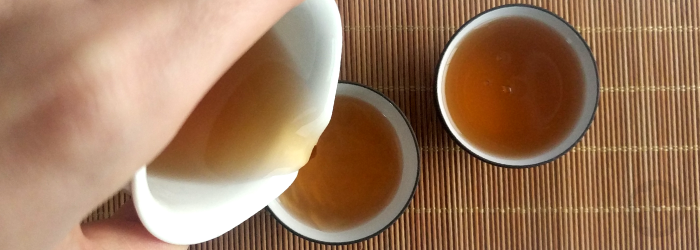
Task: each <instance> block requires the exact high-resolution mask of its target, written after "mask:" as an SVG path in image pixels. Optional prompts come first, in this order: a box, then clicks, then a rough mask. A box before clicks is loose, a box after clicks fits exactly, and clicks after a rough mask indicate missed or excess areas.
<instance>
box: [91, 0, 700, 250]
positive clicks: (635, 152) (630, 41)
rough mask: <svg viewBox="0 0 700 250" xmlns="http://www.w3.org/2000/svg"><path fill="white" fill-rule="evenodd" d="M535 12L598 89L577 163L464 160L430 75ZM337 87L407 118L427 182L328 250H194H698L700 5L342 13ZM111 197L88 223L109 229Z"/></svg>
mask: <svg viewBox="0 0 700 250" xmlns="http://www.w3.org/2000/svg"><path fill="white" fill-rule="evenodd" d="M514 2H519V3H528V4H533V5H537V6H540V7H543V8H546V9H549V10H551V11H552V12H554V13H556V14H558V15H560V16H562V17H563V18H564V19H565V20H567V21H569V22H570V23H571V24H572V25H573V26H574V27H575V28H576V29H577V30H579V31H580V32H581V34H582V35H583V37H584V38H585V39H586V41H587V42H588V43H589V45H590V46H591V48H592V50H593V54H594V55H595V57H596V59H597V62H598V66H599V70H600V79H601V96H600V104H599V108H598V112H597V114H596V117H595V120H594V122H593V124H592V126H591V128H590V130H589V132H588V133H587V134H586V136H585V137H584V138H583V140H582V141H581V142H580V143H579V144H578V145H577V146H576V147H575V148H574V150H573V151H571V152H569V153H568V154H566V155H564V156H563V157H562V158H560V159H559V160H556V161H554V162H552V163H549V164H547V165H545V166H541V167H538V168H533V169H525V170H509V169H503V168H498V167H494V166H491V165H488V164H485V163H483V162H480V161H479V160H477V159H475V158H473V157H471V156H469V155H468V154H467V153H465V152H464V151H463V150H461V149H459V147H458V146H457V145H456V144H455V143H454V142H453V141H452V140H451V139H450V137H449V136H448V134H447V133H446V132H445V130H444V129H443V127H442V125H441V123H440V120H439V119H438V116H437V113H436V109H435V98H434V96H435V95H434V92H433V91H434V85H435V83H434V75H435V66H436V63H437V61H438V58H439V54H440V52H441V51H442V49H443V47H444V46H445V44H446V43H447V41H448V39H449V38H450V36H451V35H452V34H453V33H454V32H455V30H456V29H457V28H458V27H459V26H460V25H461V24H463V23H464V22H466V21H467V20H468V19H469V18H471V17H473V16H475V15H476V14H477V13H479V12H481V11H484V10H486V9H489V8H491V7H494V6H498V5H502V4H507V3H514ZM338 7H339V9H340V13H341V16H342V21H343V25H344V32H343V35H344V42H345V43H344V48H343V61H342V66H341V67H342V69H341V76H340V78H341V79H343V80H349V81H354V82H359V83H363V84H367V85H369V86H371V87H373V88H374V89H377V90H379V91H381V92H383V93H384V94H386V95H387V96H389V97H390V98H391V99H392V100H394V101H395V102H396V103H397V104H398V105H399V107H400V108H401V109H402V110H403V111H404V112H405V113H406V115H407V116H408V118H409V120H410V122H411V125H412V126H413V128H414V130H415V131H416V134H417V137H418V141H419V144H420V146H421V149H422V173H421V180H420V184H419V187H418V190H417V191H416V195H415V197H414V199H413V202H412V203H411V205H410V207H409V208H408V210H407V211H406V213H405V214H404V215H403V216H402V217H401V218H400V219H399V220H398V221H397V222H396V224H394V225H393V226H392V227H390V228H389V229H388V230H387V231H385V232H384V233H382V234H380V235H379V236H377V237H374V238H372V239H370V240H367V241H364V242H360V243H357V244H353V245H348V246H341V247H331V246H323V245H318V244H313V243H310V242H307V241H305V240H303V239H300V238H298V237H295V236H293V235H292V234H291V233H290V232H288V231H286V230H285V229H283V228H282V226H280V225H279V224H277V223H276V222H275V220H274V219H273V218H272V217H271V216H270V215H269V214H268V213H267V212H266V211H261V212H259V213H258V214H256V215H255V216H253V217H252V218H251V219H249V220H248V221H246V222H245V223H243V224H241V225H240V226H238V227H237V228H235V229H233V230H232V231H230V232H228V233H226V234H224V235H223V236H221V237H219V238H217V239H214V240H212V241H209V242H206V243H202V244H199V245H195V246H191V247H190V249H207V250H213V249H601V248H604V249H608V248H610V249H670V248H686V249H698V248H700V204H699V203H700V153H699V150H698V144H700V114H699V113H700V111H699V109H700V87H699V84H700V1H697V0H664V1H652V0H614V1H583V0H581V1H575V0H572V1H563V0H549V1H482V0H464V1H457V0H434V1H416V0H413V1H384V0H366V1H358V0H352V1H351V0H345V1H339V2H338ZM125 199H128V198H127V197H126V196H125V195H124V194H119V195H117V196H115V197H114V198H112V199H110V200H109V201H108V202H107V203H105V204H104V205H102V206H101V207H99V208H98V209H97V210H96V211H95V212H94V213H93V214H92V215H90V216H89V218H88V220H96V219H101V218H105V217H108V216H110V215H111V214H112V213H113V212H114V210H115V209H116V208H117V207H119V206H120V205H121V204H122V203H123V202H124V201H125Z"/></svg>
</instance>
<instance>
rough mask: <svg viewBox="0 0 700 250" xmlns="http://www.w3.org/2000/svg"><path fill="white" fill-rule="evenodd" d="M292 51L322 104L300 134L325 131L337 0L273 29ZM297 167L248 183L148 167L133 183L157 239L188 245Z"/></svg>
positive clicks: (243, 215) (281, 185)
mask: <svg viewBox="0 0 700 250" xmlns="http://www.w3.org/2000/svg"><path fill="white" fill-rule="evenodd" d="M269 32H275V33H276V35H277V36H278V37H279V39H280V42H281V44H282V46H284V47H285V49H286V50H287V51H289V53H290V55H291V57H292V60H293V62H294V64H295V66H296V68H297V70H298V73H299V75H300V76H302V78H303V79H304V80H305V83H306V84H308V86H310V87H311V88H314V91H313V92H314V93H319V94H317V95H316V96H313V97H312V98H316V100H315V101H317V103H321V104H322V105H320V106H321V107H319V108H321V109H322V112H321V115H320V116H319V117H318V119H316V120H315V121H314V122H312V123H310V124H308V125H307V126H305V127H304V128H303V130H304V131H300V132H301V133H307V134H308V133H311V134H312V135H315V136H316V138H318V136H320V135H321V133H322V132H323V130H324V129H325V128H326V126H327V125H328V122H329V121H330V118H331V111H332V108H333V101H334V98H335V92H336V87H337V82H338V75H339V72H340V56H341V46H342V26H341V22H340V14H339V12H338V7H337V5H336V4H335V2H334V1H333V0H306V1H305V2H304V3H302V4H301V5H299V6H297V7H296V8H294V9H293V10H291V11H290V12H289V13H287V14H286V15H285V16H284V17H283V18H282V19H281V20H280V21H279V22H278V23H277V24H275V26H274V27H273V28H272V29H271V30H270V31H269ZM296 176H297V172H294V173H290V174H284V175H276V176H269V177H263V178H261V179H259V180H255V181H249V182H245V183H241V182H236V181H231V182H223V183H222V182H217V183H202V182H190V181H184V180H176V179H172V178H168V177H164V176H157V175H156V174H150V175H149V173H148V167H147V166H144V167H142V168H141V169H140V170H138V172H136V174H135V176H134V178H133V180H132V182H131V186H130V189H131V190H130V191H131V192H132V197H133V200H134V205H135V206H136V211H137V212H138V215H139V217H140V219H141V221H142V222H143V225H144V226H145V227H146V229H148V231H149V232H151V233H152V234H153V235H154V236H156V237H157V238H158V239H161V240H163V241H165V242H168V243H173V244H180V245H188V244H196V243H200V242H204V241H207V240H210V239H212V238H215V237H217V236H219V235H221V234H223V233H225V232H227V231H229V230H231V229H232V228H234V227H235V226H237V225H238V224H240V223H242V222H243V221H244V220H246V219H248V218H249V217H250V216H252V215H253V214H255V213H257V212H258V211H259V210H261V209H262V208H264V207H265V206H266V205H267V204H268V203H270V202H271V201H272V200H274V199H275V198H277V197H278V196H279V195H280V194H282V192H284V190H286V189H287V188H288V187H289V185H291V184H292V182H293V181H294V179H295V178H296Z"/></svg>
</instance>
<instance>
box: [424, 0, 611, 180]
mask: <svg viewBox="0 0 700 250" xmlns="http://www.w3.org/2000/svg"><path fill="white" fill-rule="evenodd" d="M512 7H523V8H530V9H534V10H537V11H541V12H543V13H545V14H548V15H550V16H553V17H555V18H556V19H558V20H559V21H560V22H562V23H564V24H565V25H566V27H568V28H569V29H570V30H571V31H572V32H573V33H574V34H576V36H577V38H578V39H580V40H581V41H583V45H584V46H585V48H586V50H587V52H588V57H590V59H591V60H592V61H593V69H594V72H595V84H596V91H595V102H594V104H593V112H592V115H591V116H590V119H589V120H588V122H587V123H588V124H586V127H585V129H584V130H583V132H582V133H581V134H580V135H578V137H577V139H576V140H575V141H573V142H572V143H571V145H568V146H567V148H566V149H565V150H563V151H562V152H560V153H559V154H556V155H554V156H553V157H549V158H546V159H544V160H542V161H538V162H534V163H531V164H522V165H513V164H506V163H503V162H496V161H492V160H489V159H487V158H485V157H483V156H482V155H481V154H479V153H477V152H474V151H473V150H471V149H469V147H467V146H466V145H465V144H464V143H463V142H462V141H461V140H460V139H459V137H458V136H457V135H456V134H455V131H452V130H451V129H450V128H449V126H448V125H447V120H446V119H447V118H446V117H445V116H446V115H445V114H444V113H443V112H442V109H443V107H441V104H440V101H439V99H440V91H439V90H438V89H439V88H438V87H437V86H439V85H440V84H441V83H440V76H441V75H440V74H439V72H440V69H441V68H442V67H443V66H444V64H445V62H444V59H445V55H446V52H447V51H448V49H449V48H450V45H452V43H454V42H458V40H456V39H455V38H456V37H457V36H458V35H459V34H460V32H462V31H463V29H464V28H466V27H467V26H469V24H471V23H472V22H473V21H475V20H477V19H478V18H480V17H482V16H483V15H485V14H488V13H490V12H492V11H496V10H499V9H504V8H512ZM459 41H461V39H460V40H459ZM435 85H436V88H435V91H434V92H435V100H436V101H435V108H436V109H437V113H438V114H439V115H438V116H439V117H440V120H441V122H442V126H443V128H444V129H445V131H447V133H448V134H449V136H450V137H451V138H452V140H453V141H454V142H455V143H456V144H457V145H458V146H459V147H460V148H461V149H463V150H465V151H466V152H467V153H469V154H470V155H472V156H474V157H476V158H477V159H479V160H481V161H483V162H486V163H488V164H491V165H494V166H497V167H503V168H509V169H527V168H532V167H537V166H541V165H544V164H547V163H550V162H553V161H555V160H556V159H559V158H560V157H561V156H563V155H565V154H566V153H568V152H570V151H571V149H573V148H574V147H575V146H576V144H578V143H579V142H580V141H581V139H582V138H583V137H584V136H585V135H586V133H587V132H588V130H589V129H590V127H591V125H592V124H593V120H594V119H595V113H596V111H597V110H598V105H599V102H600V72H599V70H598V64H597V63H596V60H595V56H594V55H593V51H592V50H591V47H590V46H589V45H588V43H587V42H586V40H585V39H584V38H583V36H581V33H579V32H578V31H577V30H576V29H575V28H574V27H573V26H571V24H570V23H569V22H567V21H566V20H564V18H562V17H560V16H559V15H557V14H555V13H553V12H551V11H549V10H547V9H545V8H542V7H539V6H535V5H529V4H520V3H516V4H505V5H500V6H496V7H493V8H491V9H487V10H485V11H482V12H480V13H479V14H477V15H475V16H473V17H472V18H470V19H469V20H467V21H466V22H465V23H464V24H462V25H461V26H460V27H459V28H458V29H457V30H456V31H455V32H454V34H452V36H450V39H449V40H448V41H447V43H446V44H445V47H444V49H443V50H442V52H441V53H440V57H439V59H438V64H437V65H436V66H435ZM582 115H583V114H582Z"/></svg>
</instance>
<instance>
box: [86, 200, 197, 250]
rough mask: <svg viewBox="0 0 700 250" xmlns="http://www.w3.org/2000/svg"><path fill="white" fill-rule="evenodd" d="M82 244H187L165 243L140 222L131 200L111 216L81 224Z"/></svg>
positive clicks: (156, 248)
mask: <svg viewBox="0 0 700 250" xmlns="http://www.w3.org/2000/svg"><path fill="white" fill-rule="evenodd" d="M82 234H83V235H84V239H83V240H82V242H83V243H82V245H83V246H85V247H86V248H87V249H105V250H109V249H133V250H139V249H144V250H145V249H153V250H185V249H187V246H181V245H173V244H169V243H165V242H163V241H161V240H159V239H158V238H156V237H154V236H153V235H151V233H149V232H148V230H146V228H145V227H144V226H143V224H141V221H140V220H139V219H138V215H137V214H136V209H135V208H134V204H133V202H131V201H128V202H127V203H125V204H124V205H123V206H122V207H121V208H120V209H119V211H118V212H117V214H115V215H114V216H113V217H112V218H110V219H107V220H102V221H97V222H93V223H89V224H86V225H83V226H82Z"/></svg>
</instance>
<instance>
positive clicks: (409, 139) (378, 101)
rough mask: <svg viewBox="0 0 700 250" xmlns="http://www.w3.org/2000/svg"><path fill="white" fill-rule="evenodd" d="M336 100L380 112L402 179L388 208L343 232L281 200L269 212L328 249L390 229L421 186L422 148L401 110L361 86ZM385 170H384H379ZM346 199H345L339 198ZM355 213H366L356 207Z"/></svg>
mask: <svg viewBox="0 0 700 250" xmlns="http://www.w3.org/2000/svg"><path fill="white" fill-rule="evenodd" d="M337 96H346V97H352V98H356V99H358V100H360V101H363V102H365V103H367V104H369V105H371V106H373V107H374V108H376V109H377V110H378V111H379V112H381V113H382V114H383V115H384V117H386V119H387V120H388V121H389V123H390V124H391V126H392V127H393V128H394V132H395V133H396V137H397V138H398V140H399V146H400V150H401V158H402V165H401V178H400V180H399V186H398V188H397V191H396V193H395V194H394V196H393V197H392V198H391V201H390V202H389V204H387V205H386V206H385V207H383V208H382V210H381V211H380V212H379V213H378V214H376V215H374V216H373V217H372V218H371V219H369V220H368V221H365V222H363V223H362V224H359V225H357V226H354V227H352V228H348V229H344V230H341V231H325V230H321V229H318V228H316V227H315V226H313V225H309V224H307V223H305V222H304V221H302V220H299V219H298V218H296V217H295V216H294V215H293V214H292V213H290V211H289V210H287V208H285V206H284V205H283V204H282V203H281V202H280V200H279V199H275V200H273V201H272V202H271V203H270V204H269V205H268V208H269V209H270V212H272V214H273V215H274V216H275V218H276V219H277V221H278V222H280V223H282V225H284V227H286V228H287V229H288V230H290V231H291V232H292V233H294V234H296V235H298V236H301V237H303V238H305V239H307V240H311V241H314V242H317V243H322V244H329V245H342V244H350V243H354V242H359V241H363V240H366V239H369V238H371V237H374V236H376V235H378V234H380V233H381V232H382V231H384V230H385V229H387V228H389V226H391V225H392V224H393V223H394V222H395V221H396V220H397V219H398V218H399V217H400V216H401V214H403V212H404V210H406V208H407V207H408V205H409V202H410V201H411V199H412V198H413V194H414V193H415V191H416V187H417V186H418V180H419V175H420V148H419V147H418V142H417V139H416V136H415V134H414V133H413V129H412V128H411V125H410V123H409V121H408V119H407V118H406V116H404V114H403V112H401V109H399V108H398V106H396V104H394V102H392V101H391V100H390V99H389V98H387V97H386V96H384V95H382V94H381V93H379V92H377V91H375V90H373V89H371V88H369V87H367V86H364V85H360V84H355V83H350V82H341V83H339V84H338V93H337ZM328 167H335V166H328ZM376 167H383V166H376ZM337 198H338V199H343V197H337ZM356 209H363V207H357V208H356Z"/></svg>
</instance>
